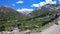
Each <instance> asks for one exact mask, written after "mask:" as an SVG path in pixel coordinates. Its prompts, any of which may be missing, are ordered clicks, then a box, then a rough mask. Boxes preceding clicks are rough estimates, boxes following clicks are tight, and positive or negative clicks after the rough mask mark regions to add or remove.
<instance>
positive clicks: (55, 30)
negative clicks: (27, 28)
mask: <svg viewBox="0 0 60 34" xmlns="http://www.w3.org/2000/svg"><path fill="white" fill-rule="evenodd" d="M58 23H59V25H56V24H54V25H53V26H51V27H49V28H47V29H45V30H43V31H42V32H40V33H33V34H60V17H59V20H58Z"/></svg>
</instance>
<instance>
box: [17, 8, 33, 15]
mask: <svg viewBox="0 0 60 34" xmlns="http://www.w3.org/2000/svg"><path fill="white" fill-rule="evenodd" d="M17 11H18V12H20V13H22V14H24V15H27V14H29V13H31V12H32V11H33V9H28V8H22V9H17Z"/></svg>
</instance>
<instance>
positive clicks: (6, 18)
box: [0, 6, 29, 28]
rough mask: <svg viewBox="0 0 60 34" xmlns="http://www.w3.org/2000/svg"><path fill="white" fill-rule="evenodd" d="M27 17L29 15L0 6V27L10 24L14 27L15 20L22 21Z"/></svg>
mask: <svg viewBox="0 0 60 34" xmlns="http://www.w3.org/2000/svg"><path fill="white" fill-rule="evenodd" d="M27 18H29V17H28V16H26V15H23V14H22V13H19V12H17V11H16V10H14V9H12V8H10V7H6V6H0V28H2V27H10V26H12V27H16V23H17V22H21V21H24V20H25V19H27Z"/></svg>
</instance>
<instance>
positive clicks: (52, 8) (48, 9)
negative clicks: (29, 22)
mask: <svg viewBox="0 0 60 34" xmlns="http://www.w3.org/2000/svg"><path fill="white" fill-rule="evenodd" d="M55 12H58V13H60V6H58V5H56V4H46V5H44V6H42V7H41V8H40V9H36V10H34V11H32V12H31V13H30V14H29V15H31V16H41V17H43V16H46V15H51V14H54V13H55Z"/></svg>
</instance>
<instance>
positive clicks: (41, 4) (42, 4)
mask: <svg viewBox="0 0 60 34" xmlns="http://www.w3.org/2000/svg"><path fill="white" fill-rule="evenodd" d="M45 4H47V3H46V2H40V3H39V6H44V5H45Z"/></svg>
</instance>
